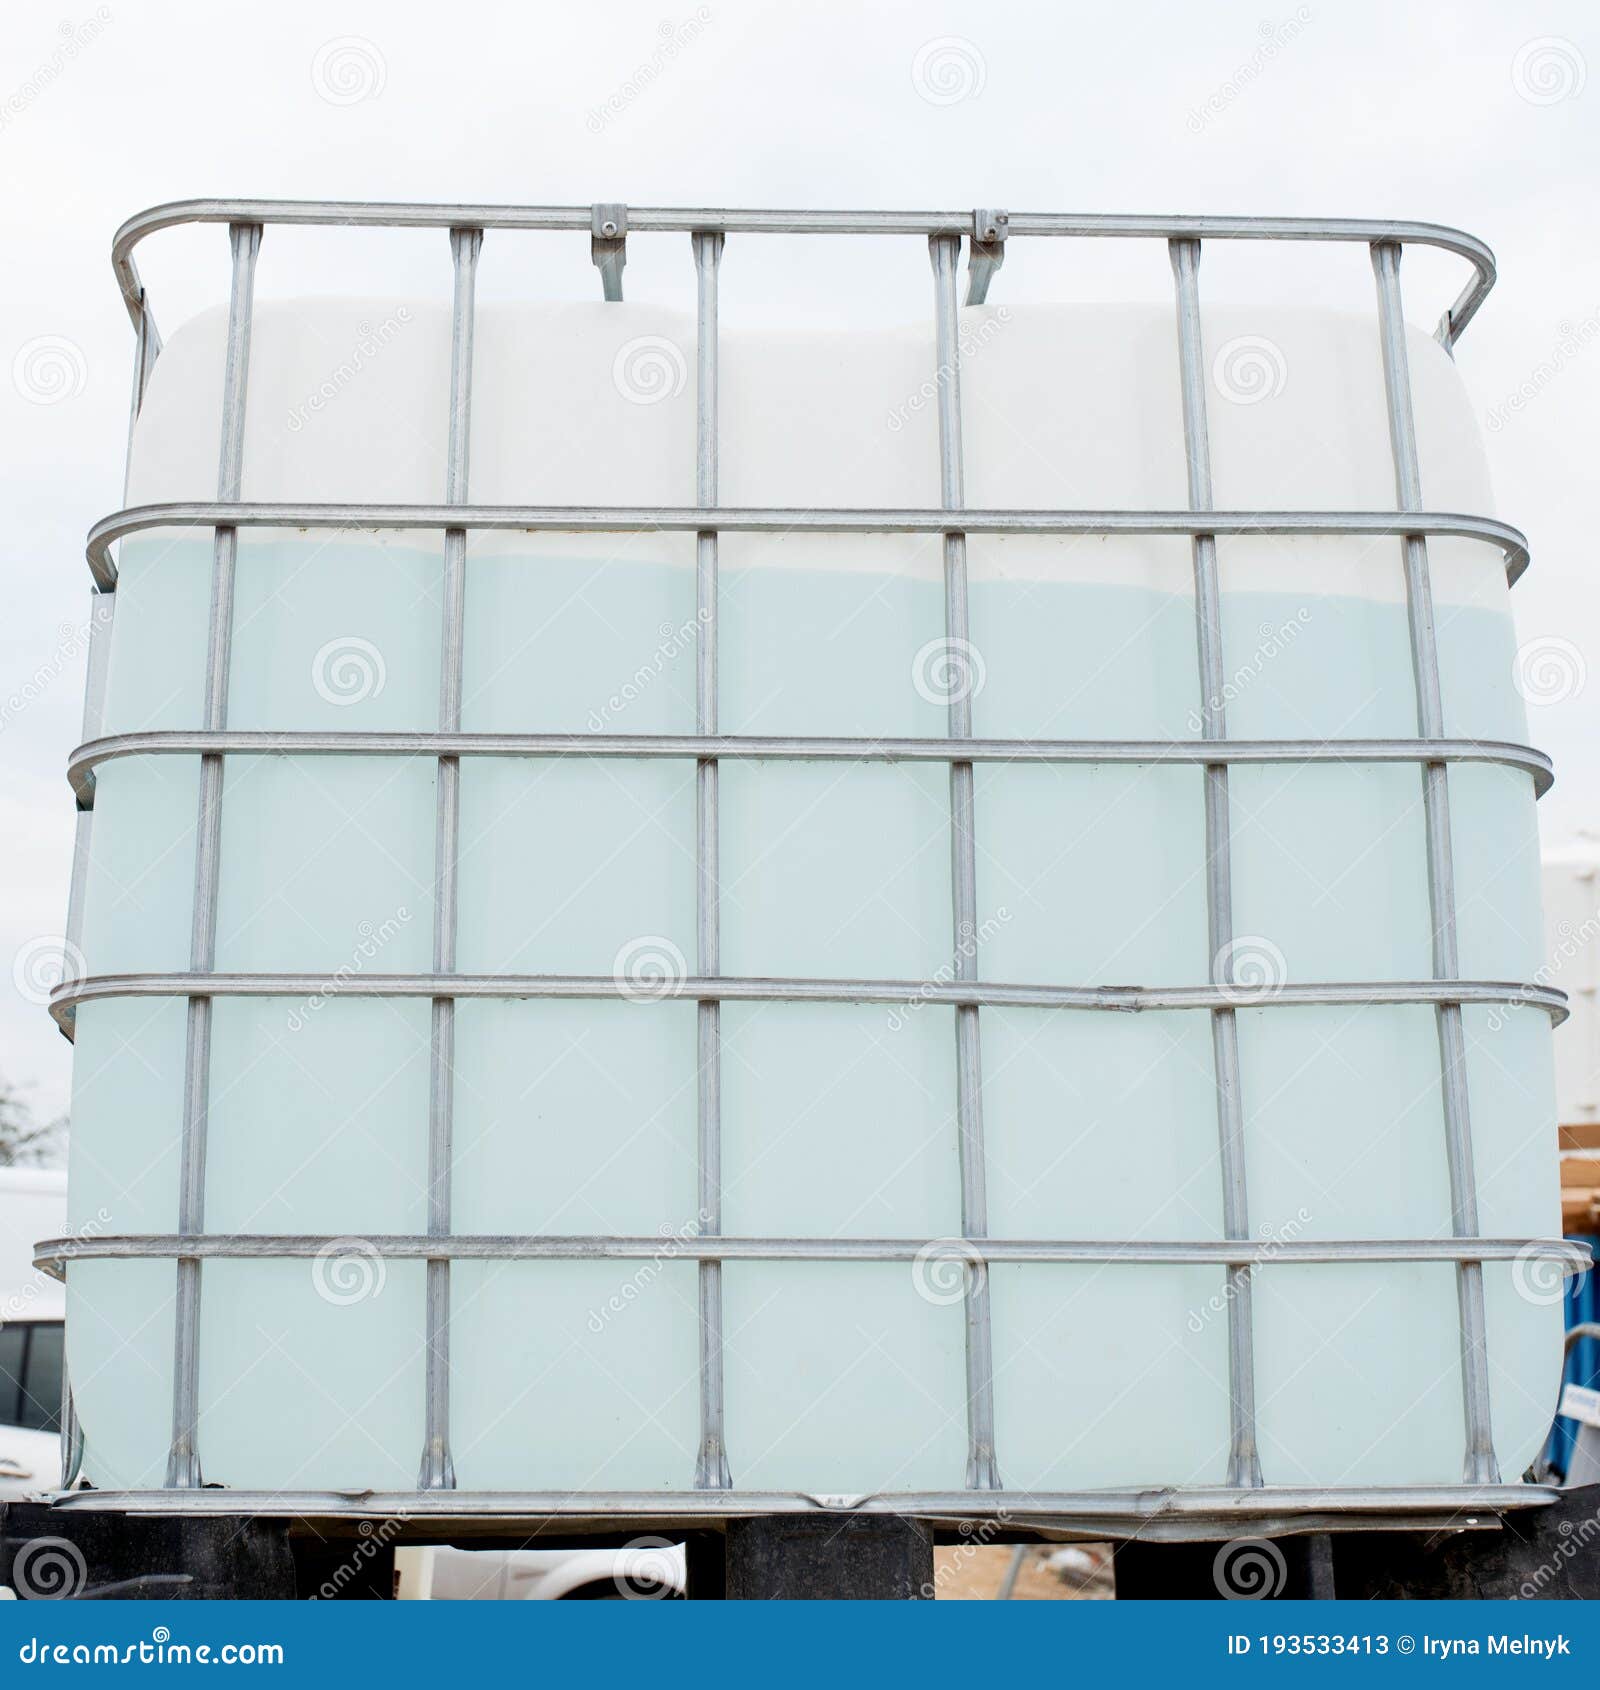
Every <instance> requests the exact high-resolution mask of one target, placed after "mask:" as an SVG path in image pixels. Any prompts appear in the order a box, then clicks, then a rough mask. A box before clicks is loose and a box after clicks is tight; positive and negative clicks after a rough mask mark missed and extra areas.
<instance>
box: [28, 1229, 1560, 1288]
mask: <svg viewBox="0 0 1600 1690" xmlns="http://www.w3.org/2000/svg"><path fill="white" fill-rule="evenodd" d="M930 1252H936V1253H937V1255H938V1258H939V1259H940V1260H950V1261H959V1262H971V1263H974V1264H977V1263H990V1264H992V1263H995V1262H1039V1263H1057V1264H1059V1263H1071V1262H1083V1263H1095V1264H1110V1263H1120V1264H1124V1265H1126V1264H1128V1263H1134V1264H1141V1265H1160V1264H1173V1263H1190V1264H1197V1265H1206V1264H1211V1265H1214V1266H1217V1267H1240V1266H1245V1265H1251V1266H1255V1267H1266V1266H1270V1265H1272V1264H1274V1263H1284V1264H1293V1263H1302V1264H1303V1263H1307V1262H1463V1261H1470V1262H1509V1261H1518V1260H1522V1261H1527V1260H1535V1259H1536V1260H1539V1261H1548V1262H1555V1263H1558V1264H1560V1266H1561V1268H1562V1270H1563V1272H1565V1273H1582V1272H1584V1271H1585V1270H1586V1269H1587V1268H1588V1267H1589V1266H1590V1255H1589V1247H1588V1245H1587V1244H1583V1243H1580V1242H1579V1241H1578V1240H1576V1239H1570V1238H1454V1237H1450V1238H1388V1239H1366V1238H1362V1239H1323V1240H1308V1239H1293V1240H1288V1241H1282V1242H1280V1241H1276V1240H1273V1239H1270V1238H1268V1239H1259V1240H1252V1239H1225V1238H1218V1239H1196V1240H1189V1241H1169V1240H1156V1241H1149V1240H1141V1241H1128V1240H1120V1239H1039V1238H935V1239H928V1238H752V1237H741V1236H729V1235H727V1234H720V1233H718V1234H710V1233H708V1234H702V1235H700V1236H682V1235H678V1234H674V1235H672V1236H663V1235H661V1234H649V1233H647V1234H645V1235H643V1236H641V1237H634V1238H629V1237H610V1236H598V1235H595V1236H589V1235H576V1234H574V1235H567V1234H560V1235H550V1234H515V1233H497V1234H493V1235H491V1234H485V1233H452V1234H451V1235H450V1236H449V1237H448V1238H444V1237H440V1236H438V1235H437V1234H433V1233H405V1234H383V1235H380V1234H372V1235H367V1236H364V1237H362V1238H359V1239H355V1240H352V1239H351V1238H349V1237H347V1236H343V1235H339V1234H332V1233H318V1234H294V1233H151V1234H141V1235H134V1234H105V1235H102V1236H101V1237H98V1238H91V1237H87V1236H83V1235H78V1234H74V1235H73V1236H72V1237H69V1238H50V1239H45V1240H44V1241H43V1242H41V1243H40V1244H38V1245H36V1246H35V1247H34V1266H35V1267H37V1268H39V1269H40V1270H41V1271H43V1272H45V1273H49V1274H52V1275H54V1276H55V1277H57V1278H60V1277H61V1276H62V1269H63V1266H64V1264H65V1263H67V1262H81V1261H133V1260H145V1259H148V1258H151V1257H155V1258H159V1259H161V1260H166V1259H169V1258H172V1259H175V1258H177V1257H179V1256H184V1257H190V1258H204V1257H210V1258H217V1259H222V1260H226V1261H244V1260H252V1261H253V1260H260V1259H263V1258H271V1259H301V1258H305V1257H317V1256H322V1255H325V1254H335V1253H338V1254H350V1253H359V1254H362V1255H374V1256H382V1257H385V1258H388V1259H390V1260H395V1261H447V1260H455V1261H497V1262H501V1261H503V1262H527V1261H556V1262H577V1261H585V1262H586V1261H629V1262H631V1261H657V1260H682V1261H689V1262H693V1261H700V1262H915V1261H917V1260H918V1259H919V1258H923V1257H926V1256H927V1255H928V1254H929V1253H930Z"/></svg>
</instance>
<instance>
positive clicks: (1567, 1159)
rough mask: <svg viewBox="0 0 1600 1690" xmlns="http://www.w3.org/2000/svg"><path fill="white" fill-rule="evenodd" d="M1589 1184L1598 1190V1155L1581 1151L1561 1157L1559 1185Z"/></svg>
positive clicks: (1599, 1176)
mask: <svg viewBox="0 0 1600 1690" xmlns="http://www.w3.org/2000/svg"><path fill="white" fill-rule="evenodd" d="M1573 1186H1589V1187H1592V1188H1595V1189H1597V1190H1600V1156H1590V1155H1586V1154H1583V1153H1579V1154H1577V1155H1571V1156H1563V1157H1562V1158H1561V1187H1562V1189H1563V1190H1567V1189H1568V1188H1569V1187H1573Z"/></svg>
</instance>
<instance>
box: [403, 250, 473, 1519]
mask: <svg viewBox="0 0 1600 1690" xmlns="http://www.w3.org/2000/svg"><path fill="white" fill-rule="evenodd" d="M482 247H483V231H482V230H481V229H452V230H451V231H450V257H451V260H452V262H453V264H454V266H455V302H454V306H453V309H452V312H451V320H450V434H449V441H448V445H447V447H446V455H445V472H444V498H445V503H446V504H448V505H461V504H465V503H466V500H467V467H468V461H469V446H470V436H471V429H472V330H473V323H474V300H475V288H476V284H477V270H478V254H479V252H480V251H481V250H482ZM466 594H467V531H466V529H464V528H447V529H446V530H445V531H444V613H443V616H442V618H441V620H442V624H443V626H442V631H441V635H440V639H441V642H442V643H441V650H440V662H439V731H440V733H457V732H459V731H460V728H461V690H462V651H463V647H464V643H465V628H466ZM437 803H438V808H437V815H436V820H435V831H434V858H433V862H434V867H433V874H434V900H433V971H434V973H435V974H453V973H454V972H455V967H456V928H457V911H458V906H459V902H460V898H459V881H458V875H457V867H458V863H457V858H458V855H459V833H460V827H461V759H460V758H459V757H441V758H440V759H439V768H438V799H437ZM455 1054H456V1000H455V999H454V998H435V999H434V1000H433V1037H432V1045H431V1050H430V1057H429V1085H428V1236H429V1237H430V1238H448V1237H449V1236H450V1227H451V1217H450V1186H451V1171H452V1170H451V1162H452V1159H453V1156H454V1144H453V1140H454V1130H455ZM427 1302H428V1313H427V1321H428V1329H427V1372H426V1384H425V1389H426V1402H425V1407H424V1418H425V1422H426V1428H427V1430H426V1435H425V1436H426V1441H425V1442H424V1445H423V1450H422V1467H421V1473H420V1476H419V1478H418V1488H419V1489H421V1490H454V1489H455V1483H456V1473H455V1463H454V1461H453V1460H452V1459H451V1455H450V1260H449V1258H448V1257H447V1256H439V1257H430V1258H429V1261H428V1288H427Z"/></svg>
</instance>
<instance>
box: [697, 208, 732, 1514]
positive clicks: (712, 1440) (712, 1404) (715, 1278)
mask: <svg viewBox="0 0 1600 1690" xmlns="http://www.w3.org/2000/svg"><path fill="white" fill-rule="evenodd" d="M691 240H692V241H693V245H694V268H695V284H696V313H695V324H696V327H695V343H696V372H697V374H696V385H695V499H696V503H697V504H698V505H699V506H700V508H701V509H702V510H707V509H710V508H712V507H714V506H715V505H716V503H717V272H718V269H719V267H720V266H721V263H722V245H723V237H722V236H721V235H720V234H716V233H704V232H697V233H695V234H694V235H693V236H691ZM695 620H696V622H697V624H698V626H697V627H696V629H695V732H696V733H697V734H703V735H713V734H715V733H716V731H717V534H716V531H715V530H701V531H699V532H698V533H696V535H695ZM717 768H718V765H717V759H716V758H715V757H701V758H699V759H697V761H696V763H695V863H696V869H697V886H696V892H695V898H696V906H697V910H698V932H697V936H696V941H695V943H696V949H697V953H698V957H699V963H698V967H699V972H700V973H701V975H702V976H704V977H705V978H707V979H715V978H716V977H717V976H718V975H720V974H721V972H722V923H721V908H720V896H721V894H720V888H721V879H722V870H721V861H720V852H719V840H720V825H719V821H718V788H717ZM697 1038H698V1046H699V1049H698V1079H697V1101H696V1121H697V1126H696V1140H697V1156H698V1162H699V1197H700V1214H699V1216H698V1225H699V1227H700V1228H701V1229H702V1230H703V1231H704V1232H706V1233H708V1234H710V1235H712V1236H716V1235H718V1234H720V1233H721V1231H722V1004H721V1001H720V1000H719V999H717V998H701V999H700V1000H699V1004H698V1010H697ZM699 1279H700V1452H699V1455H698V1457H697V1459H696V1462H695V1475H694V1482H695V1488H696V1489H697V1490H728V1489H729V1488H731V1486H732V1484H733V1479H732V1476H731V1474H730V1472H729V1469H728V1447H727V1427H726V1424H725V1419H726V1417H725V1409H724V1391H723V1375H722V1264H721V1262H719V1261H706V1260H702V1261H701V1263H700V1267H699Z"/></svg>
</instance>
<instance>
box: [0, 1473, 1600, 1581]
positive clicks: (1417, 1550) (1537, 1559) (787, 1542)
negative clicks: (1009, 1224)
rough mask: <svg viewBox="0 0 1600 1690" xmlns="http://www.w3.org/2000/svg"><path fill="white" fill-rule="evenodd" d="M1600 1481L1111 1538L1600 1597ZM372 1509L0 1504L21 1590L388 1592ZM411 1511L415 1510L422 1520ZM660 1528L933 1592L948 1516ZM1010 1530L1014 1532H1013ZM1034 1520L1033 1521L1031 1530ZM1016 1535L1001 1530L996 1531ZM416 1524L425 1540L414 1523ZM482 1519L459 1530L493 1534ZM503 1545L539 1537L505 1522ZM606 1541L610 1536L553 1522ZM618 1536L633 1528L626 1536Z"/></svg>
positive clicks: (1121, 1552)
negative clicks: (1342, 1528) (1350, 1515)
mask: <svg viewBox="0 0 1600 1690" xmlns="http://www.w3.org/2000/svg"><path fill="white" fill-rule="evenodd" d="M1597 1522H1600V1485H1590V1486H1584V1487H1582V1488H1579V1489H1576V1490H1572V1491H1568V1492H1566V1493H1564V1495H1563V1496H1562V1498H1561V1500H1560V1501H1559V1502H1557V1503H1556V1504H1554V1505H1553V1506H1551V1507H1549V1508H1539V1509H1530V1510H1527V1511H1526V1512H1521V1513H1515V1514H1510V1515H1507V1516H1506V1517H1505V1519H1504V1522H1503V1524H1502V1526H1501V1529H1499V1530H1497V1531H1496V1530H1489V1531H1484V1530H1478V1529H1468V1528H1465V1527H1464V1528H1463V1529H1461V1530H1458V1531H1433V1532H1427V1533H1423V1532H1405V1531H1399V1532H1396V1531H1370V1532H1363V1531H1352V1532H1332V1533H1327V1532H1311V1533H1305V1534H1302V1535H1293V1536H1285V1537H1278V1538H1274V1539H1271V1540H1266V1539H1258V1538H1248V1537H1240V1538H1233V1539H1229V1540H1228V1541H1226V1542H1222V1541H1220V1540H1218V1541H1212V1542H1204V1543H1151V1542H1146V1541H1143V1540H1140V1539H1132V1540H1129V1541H1127V1542H1123V1543H1119V1544H1118V1545H1117V1546H1116V1550H1115V1567H1116V1592H1117V1596H1118V1598H1119V1599H1120V1600H1124V1601H1127V1600H1133V1601H1139V1600H1167V1601H1172V1600H1187V1601H1194V1600H1223V1599H1225V1598H1235V1597H1240V1596H1245V1597H1261V1598H1278V1599H1287V1598H1302V1599H1305V1598H1310V1599H1318V1600H1329V1599H1333V1598H1339V1599H1346V1600H1370V1599H1372V1598H1375V1597H1376V1598H1391V1599H1392V1598H1403V1597H1410V1598H1473V1597H1476V1598H1505V1597H1514V1598H1520V1599H1523V1600H1552V1599H1569V1600H1586V1601H1595V1600H1600V1523H1597ZM363 1523H364V1522H355V1521H351V1520H347V1519H346V1520H338V1521H331V1520H328V1521H319V1522H290V1521H287V1520H264V1519H255V1518H251V1517H248V1516H243V1515H195V1516H189V1517H176V1516H172V1517H157V1516H151V1515H138V1514H115V1513H95V1512H88V1511H85V1510H81V1509H65V1510H57V1509H53V1508H50V1507H48V1506H46V1505H45V1504H43V1503H30V1502H13V1503H6V1504H0V1584H5V1585H7V1586H9V1587H10V1588H11V1589H12V1590H14V1591H15V1592H16V1594H17V1595H18V1596H19V1597H21V1598H23V1599H24V1600H57V1599H61V1598H74V1599H80V1600H81V1599H96V1598H102V1597H146V1598H159V1599H161V1600H164V1601H173V1600H180V1601H196V1600H207V1599H216V1598H222V1597H253V1598H271V1599H279V1600H286V1601H292V1600H295V1599H300V1600H323V1601H349V1600H358V1601H361V1600H383V1599H387V1598H389V1597H391V1596H392V1595H393V1594H394V1548H395V1546H394V1544H393V1543H389V1542H385V1541H383V1540H382V1538H381V1537H380V1536H379V1534H377V1533H376V1532H373V1531H370V1530H369V1531H367V1532H363V1531H362V1530H361V1525H362V1524H363ZM417 1525H418V1523H417V1522H412V1528H413V1530H415V1528H416V1526H417ZM663 1535H670V1536H673V1537H679V1536H681V1537H682V1538H683V1540H684V1542H685V1544H686V1548H687V1563H688V1592H687V1593H688V1595H689V1596H690V1598H691V1599H694V1600H701V1601H704V1600H713V1601H716V1600H722V1599H724V1598H726V1599H728V1600H742V1601H750V1600H784V1599H802V1600H804V1599H841V1598H842V1599H877V1600H887V1601H918V1600H925V1599H927V1598H930V1597H931V1596H932V1595H933V1594H934V1588H935V1578H934V1553H933V1552H934V1545H935V1543H936V1542H938V1541H942V1540H943V1539H945V1538H949V1540H950V1541H952V1542H956V1541H962V1542H966V1541H969V1540H967V1539H965V1538H963V1539H957V1538H956V1537H954V1536H953V1535H952V1534H951V1533H948V1532H942V1531H936V1530H935V1528H933V1527H931V1526H930V1525H929V1524H928V1523H927V1522H925V1521H920V1520H913V1519H901V1518H898V1517H895V1516H892V1515H877V1514H844V1513H840V1514H800V1515H795V1514H785V1515H765V1516H760V1517H757V1518H752V1519H733V1520H729V1521H728V1522H727V1523H726V1525H725V1526H721V1527H718V1528H709V1527H707V1526H705V1525H704V1524H703V1523H702V1524H700V1525H697V1526H695V1527H693V1528H690V1529H684V1530H681V1531H678V1532H665V1531H664V1533H663ZM1011 1535H1016V1534H1011ZM1021 1535H1022V1536H1023V1537H1027V1538H1031V1537H1032V1536H1033V1534H1031V1533H1025V1534H1021ZM1005 1540H1006V1539H1005V1537H1004V1536H1001V1537H996V1538H994V1539H993V1540H992V1541H994V1542H1002V1541H1005ZM407 1541H426V1539H423V1538H421V1537H420V1535H418V1536H413V1535H412V1534H411V1533H410V1532H408V1534H407ZM489 1541H490V1540H488V1539H485V1538H484V1537H482V1536H481V1535H479V1534H475V1536H474V1537H473V1538H472V1539H463V1540H462V1547H472V1544H473V1543H474V1542H476V1543H478V1544H479V1545H480V1546H484V1547H487V1546H488V1543H489ZM493 1541H494V1542H495V1546H496V1547H501V1548H514V1547H517V1546H518V1544H521V1543H527V1542H531V1541H533V1540H531V1539H529V1538H527V1537H525V1536H523V1535H521V1534H520V1533H519V1534H517V1535H507V1536H506V1537H504V1538H499V1539H495V1540H493ZM537 1541H538V1543H539V1544H540V1546H541V1547H546V1548H553V1547H556V1546H557V1544H558V1543H562V1542H565V1543H567V1544H570V1545H572V1546H574V1547H576V1546H577V1545H579V1544H588V1545H590V1546H594V1547H599V1546H600V1545H602V1544H604V1543H606V1542H608V1541H613V1540H610V1539H607V1538H605V1537H589V1536H576V1537H574V1536H562V1535H560V1534H552V1535H548V1536H547V1535H544V1534H541V1535H540V1536H539V1538H538V1540H537ZM614 1541H621V1539H620V1538H618V1539H615V1540H614Z"/></svg>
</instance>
